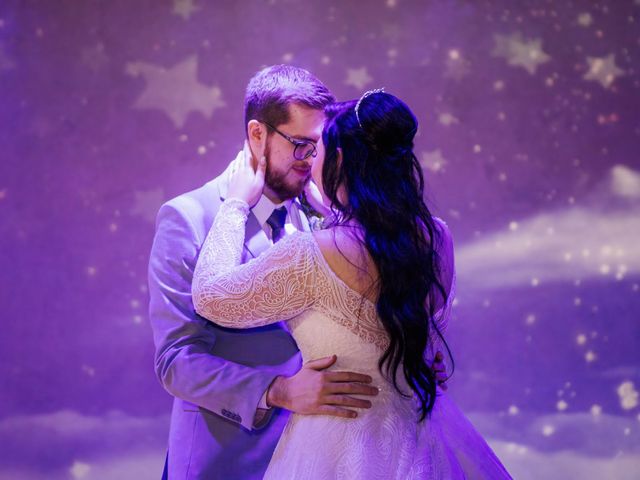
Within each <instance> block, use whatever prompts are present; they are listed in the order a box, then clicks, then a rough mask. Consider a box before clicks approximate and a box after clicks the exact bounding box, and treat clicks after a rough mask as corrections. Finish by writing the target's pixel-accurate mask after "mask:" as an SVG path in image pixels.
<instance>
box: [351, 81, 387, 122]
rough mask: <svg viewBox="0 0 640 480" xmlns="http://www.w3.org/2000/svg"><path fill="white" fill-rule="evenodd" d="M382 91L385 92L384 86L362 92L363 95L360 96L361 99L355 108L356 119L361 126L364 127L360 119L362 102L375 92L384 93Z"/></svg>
mask: <svg viewBox="0 0 640 480" xmlns="http://www.w3.org/2000/svg"><path fill="white" fill-rule="evenodd" d="M382 92H384V87H382V88H374V89H373V90H369V91H366V92H364V93H363V94H362V96H361V97H360V100H358V103H356V108H355V111H356V120H358V125H360V128H362V122H361V121H360V115H359V113H358V110H359V109H360V104H361V103H362V101H363V100H364V99H365V98H367V97H368V96H369V95H373V94H374V93H382Z"/></svg>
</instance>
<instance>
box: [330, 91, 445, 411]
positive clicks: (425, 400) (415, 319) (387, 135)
mask: <svg viewBox="0 0 640 480" xmlns="http://www.w3.org/2000/svg"><path fill="white" fill-rule="evenodd" d="M355 106H356V102H355V101H349V102H340V103H335V104H332V105H329V106H328V107H326V109H325V111H326V113H327V123H326V126H325V128H324V131H323V134H322V139H323V142H324V144H325V147H326V155H325V160H324V166H323V169H322V185H323V188H324V191H325V194H326V195H327V197H328V198H329V200H330V201H331V204H332V209H334V210H337V211H338V212H339V214H338V216H337V218H338V220H336V224H337V225H340V224H344V223H346V222H348V221H349V220H352V219H353V220H356V221H357V222H358V223H359V224H360V225H361V226H362V227H363V230H364V233H363V235H362V237H361V240H362V242H363V243H364V245H365V247H366V249H367V251H368V252H369V254H370V255H371V258H372V259H373V261H374V263H375V265H376V267H377V270H378V274H379V277H378V280H377V283H376V284H375V285H374V288H377V290H378V300H377V303H376V307H377V313H378V315H379V316H380V319H381V320H382V324H383V325H384V328H385V330H386V331H387V333H388V336H389V346H388V348H387V349H386V351H385V352H384V354H383V355H382V356H381V357H380V360H379V368H380V370H381V372H385V373H386V375H387V377H388V378H390V379H391V380H392V381H393V385H394V387H395V388H396V390H398V392H400V393H401V394H403V395H406V394H405V393H404V392H402V390H401V389H400V388H399V386H398V382H397V373H398V369H399V367H400V366H401V365H402V369H403V373H404V377H405V379H406V381H407V384H408V385H409V386H410V388H411V389H412V390H413V391H414V392H415V394H416V395H417V397H418V399H419V400H420V414H421V416H420V420H424V418H425V416H426V415H427V414H429V413H430V412H431V410H432V409H433V404H434V401H435V398H436V379H435V376H434V373H433V372H432V370H431V368H430V367H429V365H428V364H427V363H426V361H425V353H426V350H427V347H428V346H429V344H430V342H431V341H432V340H433V337H434V334H435V335H437V336H439V337H440V338H441V339H442V341H443V343H444V345H445V346H446V348H447V350H449V347H448V345H447V344H446V342H445V341H444V339H443V338H442V335H441V333H440V332H439V330H438V328H437V326H436V324H435V322H434V319H433V317H434V313H435V311H434V310H435V306H436V295H437V294H439V295H440V296H441V299H444V301H445V302H446V298H447V293H446V291H445V289H444V287H443V285H442V284H441V283H440V281H439V279H438V275H439V272H440V270H441V267H440V259H439V257H438V254H437V252H436V250H435V246H437V245H438V244H439V241H440V238H439V237H440V234H439V230H438V227H437V226H436V224H435V221H434V220H433V218H432V216H431V213H430V212H429V209H428V208H427V206H426V205H425V202H424V200H423V188H424V178H423V175H422V169H421V168H420V164H419V163H418V160H417V159H416V156H415V155H414V153H413V137H414V136H415V133H416V130H417V128H418V121H417V119H416V117H415V116H414V115H413V113H412V112H411V110H410V109H409V107H408V106H407V105H406V104H405V103H404V102H402V101H401V100H399V99H398V98H396V97H394V96H393V95H390V94H387V93H383V92H379V93H373V94H370V95H367V96H365V97H364V98H363V100H362V101H361V102H360V104H359V105H358V112H357V113H358V115H357V116H356V111H355ZM338 149H340V151H341V152H342V160H341V161H340V160H339V151H338ZM342 192H344V193H342ZM345 197H346V198H345ZM340 198H342V199H343V200H344V201H341V200H340ZM449 356H450V357H451V354H450V351H449Z"/></svg>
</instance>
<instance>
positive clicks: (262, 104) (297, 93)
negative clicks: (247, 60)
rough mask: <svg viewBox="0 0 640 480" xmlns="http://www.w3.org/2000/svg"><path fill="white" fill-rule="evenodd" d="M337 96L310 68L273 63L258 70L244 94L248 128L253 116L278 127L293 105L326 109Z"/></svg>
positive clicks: (245, 123) (285, 118)
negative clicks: (308, 69)
mask: <svg viewBox="0 0 640 480" xmlns="http://www.w3.org/2000/svg"><path fill="white" fill-rule="evenodd" d="M333 102H335V97H334V96H333V94H332V93H331V92H330V91H329V89H328V88H327V87H326V86H325V85H324V84H323V83H322V82H321V81H320V80H318V79H317V78H316V77H315V76H314V75H312V74H311V73H310V72H309V71H307V70H305V69H303V68H299V67H294V66H291V65H272V66H270V67H266V68H264V69H262V70H260V71H259V72H258V73H256V74H255V75H254V76H253V78H252V79H251V80H249V84H248V85H247V92H246V94H245V97H244V125H245V129H246V126H247V123H249V121H250V120H254V119H255V120H258V121H259V122H263V123H269V124H271V125H273V126H274V127H277V126H279V125H282V124H283V123H287V122H288V121H289V105H291V104H299V105H304V106H305V107H309V108H313V109H317V110H323V109H324V107H326V106H327V105H329V104H330V103H333Z"/></svg>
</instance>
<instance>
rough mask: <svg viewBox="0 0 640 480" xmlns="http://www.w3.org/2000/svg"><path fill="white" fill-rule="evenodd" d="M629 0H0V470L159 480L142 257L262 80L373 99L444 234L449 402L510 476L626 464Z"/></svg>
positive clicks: (633, 226) (630, 248)
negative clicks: (407, 117)
mask: <svg viewBox="0 0 640 480" xmlns="http://www.w3.org/2000/svg"><path fill="white" fill-rule="evenodd" d="M639 23H640V1H638V0H635V1H634V0H620V1H613V0H609V1H607V0H602V1H579V0H573V1H563V2H560V1H551V0H546V1H545V0H526V1H525V0H523V1H519V2H512V1H508V0H493V1H486V0H485V1H470V0H457V1H424V0H386V1H385V0H371V1H368V2H363V1H355V0H345V1H339V2H335V1H323V2H319V1H318V2H305V1H301V0H264V1H248V2H233V1H230V0H220V1H206V0H173V1H171V0H162V1H161V0H157V1H152V0H134V1H128V0H127V1H125V0H114V1H109V2H107V1H104V0H83V1H80V0H60V1H57V2H39V1H36V0H22V1H20V0H7V1H3V2H2V4H0V95H1V101H0V121H1V122H2V128H0V156H1V161H0V215H1V217H0V218H1V219H2V220H1V222H0V247H1V248H0V260H1V263H0V265H1V268H0V282H1V283H0V285H1V288H0V300H1V301H0V303H1V304H2V309H1V319H2V336H1V337H0V384H1V385H2V388H0V444H2V445H3V447H2V449H1V450H2V451H1V453H0V477H1V478H11V479H45V478H46V479H52V478H60V479H66V478H74V479H80V478H87V479H89V478H91V479H92V478H97V479H110V478H113V479H122V478H135V479H144V478H150V479H151V478H158V477H159V475H160V472H161V468H162V464H163V461H164V449H165V445H166V439H167V434H168V415H169V410H170V404H171V398H170V397H169V395H168V394H166V393H165V392H164V391H163V390H162V388H161V387H160V386H159V384H158V383H157V381H156V379H155V376H154V373H153V345H152V338H151V331H150V327H149V322H148V318H147V314H146V306H147V301H148V298H147V297H148V293H147V286H146V266H147V259H148V253H149V249H150V245H151V240H152V237H153V231H154V219H155V214H156V212H157V209H158V207H159V206H160V204H161V203H162V202H163V201H165V200H167V199H169V198H171V197H173V196H175V195H178V194H180V193H182V192H185V191H187V190H190V189H193V188H196V187H198V186H200V185H201V184H203V183H205V182H206V181H208V180H209V179H211V178H213V177H214V176H215V175H216V174H218V173H219V172H221V171H222V170H223V168H224V167H225V165H226V164H227V163H228V162H229V161H230V160H231V159H232V158H233V157H234V156H235V153H236V151H237V150H238V149H239V147H240V145H241V142H242V140H243V134H244V130H243V125H242V100H243V94H244V87H245V85H246V83H247V81H248V80H249V78H250V77H251V76H252V75H253V74H254V73H255V72H256V71H257V70H258V69H260V68H261V67H263V66H266V65H270V64H274V63H291V64H295V65H298V66H302V67H305V68H307V69H309V70H311V71H312V72H314V73H315V74H316V75H317V76H318V77H319V78H320V79H322V80H323V81H324V82H325V83H326V84H327V85H328V86H329V87H330V88H331V89H332V90H333V91H334V93H335V94H336V96H337V97H338V98H340V99H351V98H357V97H358V96H360V95H361V93H362V92H363V91H364V90H366V89H369V88H374V87H379V86H384V87H386V89H387V91H389V92H391V93H394V94H396V95H398V96H399V97H400V98H402V99H403V100H405V101H406V102H407V103H408V104H409V105H410V106H411V107H412V109H413V110H414V112H415V113H416V115H417V116H418V118H419V120H420V130H419V133H418V136H417V139H416V147H415V152H416V155H417V157H418V159H419V160H420V162H421V165H422V166H423V168H424V172H425V175H426V179H427V198H428V200H429V204H430V205H431V207H432V209H433V211H434V212H435V213H436V214H437V215H439V216H441V217H442V218H443V219H444V220H445V221H446V222H447V223H448V224H449V226H450V228H451V230H452V232H453V235H454V238H455V243H456V252H457V254H456V261H457V271H458V297H457V300H456V303H455V308H454V319H453V320H452V322H451V324H450V329H449V331H448V339H449V341H450V344H451V347H452V350H453V355H454V359H455V360H456V370H455V373H454V375H453V378H452V379H451V380H450V394H451V395H453V396H454V397H455V399H456V400H457V402H458V403H459V404H460V406H461V407H462V408H463V409H464V410H465V412H467V413H468V415H469V417H470V418H471V419H472V421H473V422H474V423H475V425H476V426H477V427H478V429H479V430H480V431H481V432H482V433H483V434H484V435H485V436H486V438H487V439H488V440H489V442H490V443H491V445H492V446H493V447H494V449H495V450H496V452H497V453H498V454H499V456H500V457H501V458H502V459H503V461H504V463H505V464H506V466H507V467H508V468H509V469H510V470H511V471H512V473H513V474H514V476H515V477H516V478H520V479H537V478H546V479H555V478H558V479H561V478H562V479H566V478H583V479H596V478H597V479H599V478H618V479H631V478H638V472H640V409H639V408H638V391H637V389H638V385H639V384H640V370H639V369H640V366H639V361H640V355H639V354H638V351H639V340H640V323H639V320H640V319H639V312H640V250H639V249H638V239H640V158H638V152H639V151H640V142H639V139H640V96H639V93H640V76H639V74H638V68H639V66H640V28H639Z"/></svg>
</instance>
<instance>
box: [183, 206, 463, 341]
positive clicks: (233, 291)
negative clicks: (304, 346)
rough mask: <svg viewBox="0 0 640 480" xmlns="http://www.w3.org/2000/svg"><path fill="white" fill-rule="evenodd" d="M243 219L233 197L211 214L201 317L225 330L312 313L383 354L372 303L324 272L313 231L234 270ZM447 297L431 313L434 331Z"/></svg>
mask: <svg viewBox="0 0 640 480" xmlns="http://www.w3.org/2000/svg"><path fill="white" fill-rule="evenodd" d="M248 214H249V208H248V206H247V205H246V203H244V202H242V201H241V200H236V199H228V200H226V201H225V202H224V203H223V204H222V206H221V207H220V209H219V211H218V214H217V216H216V218H215V220H214V223H213V226H212V228H211V230H210V232H209V234H208V235H207V238H206V240H205V242H204V245H203V246H202V250H201V252H200V257H199V259H198V263H197V266H196V269H195V273H194V277H193V288H192V292H193V303H194V306H195V308H196V311H197V312H198V313H199V314H200V315H201V316H203V317H205V318H208V319H209V320H212V321H214V322H215V323H217V324H219V325H222V326H226V327H231V328H251V327H259V326H262V325H266V324H269V323H274V322H279V321H283V320H291V319H293V318H295V317H296V316H298V315H300V314H301V313H302V312H304V311H305V310H308V309H314V310H316V311H319V312H320V313H322V314H324V315H325V316H326V317H328V318H330V319H331V320H332V321H334V322H336V323H338V324H339V325H341V326H343V327H345V328H347V329H348V330H349V331H351V332H352V333H354V334H355V335H357V336H358V337H359V338H360V339H362V340H364V341H365V342H367V343H371V344H374V345H375V346H376V347H378V348H379V349H380V350H384V349H385V348H386V346H387V335H386V332H385V331H384V328H383V327H382V325H381V323H380V321H379V319H378V316H377V313H376V307H375V305H374V304H373V303H372V302H371V301H369V300H368V299H366V298H364V297H363V296H362V295H361V294H359V293H358V292H356V291H355V290H353V289H351V288H350V287H349V286H348V285H347V284H345V283H344V282H343V281H342V280H341V279H340V278H339V277H338V276H337V275H336V274H335V273H334V272H333V270H331V267H329V265H328V264H327V262H326V260H325V258H324V256H323V255H322V252H321V251H320V248H319V246H318V244H317V243H316V241H315V238H314V237H313V234H312V233H310V232H297V233H295V234H292V235H289V236H288V237H285V238H284V239H283V240H281V241H280V242H278V243H277V244H276V245H274V246H273V247H272V248H271V249H269V250H268V251H267V252H265V253H264V254H262V255H260V256H259V257H258V258H255V259H253V260H251V261H249V262H248V263H245V264H243V265H240V259H241V253H242V248H243V244H244V224H245V221H246V219H247V216H248ZM454 283H455V279H454ZM452 289H453V285H452ZM452 293H453V291H452ZM452 298H453V294H450V295H449V300H448V302H447V305H445V307H444V308H443V309H441V310H440V311H439V312H438V314H437V315H436V323H437V325H438V327H439V329H440V330H441V331H444V330H445V328H446V324H447V319H448V316H449V311H450V308H451V302H452Z"/></svg>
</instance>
